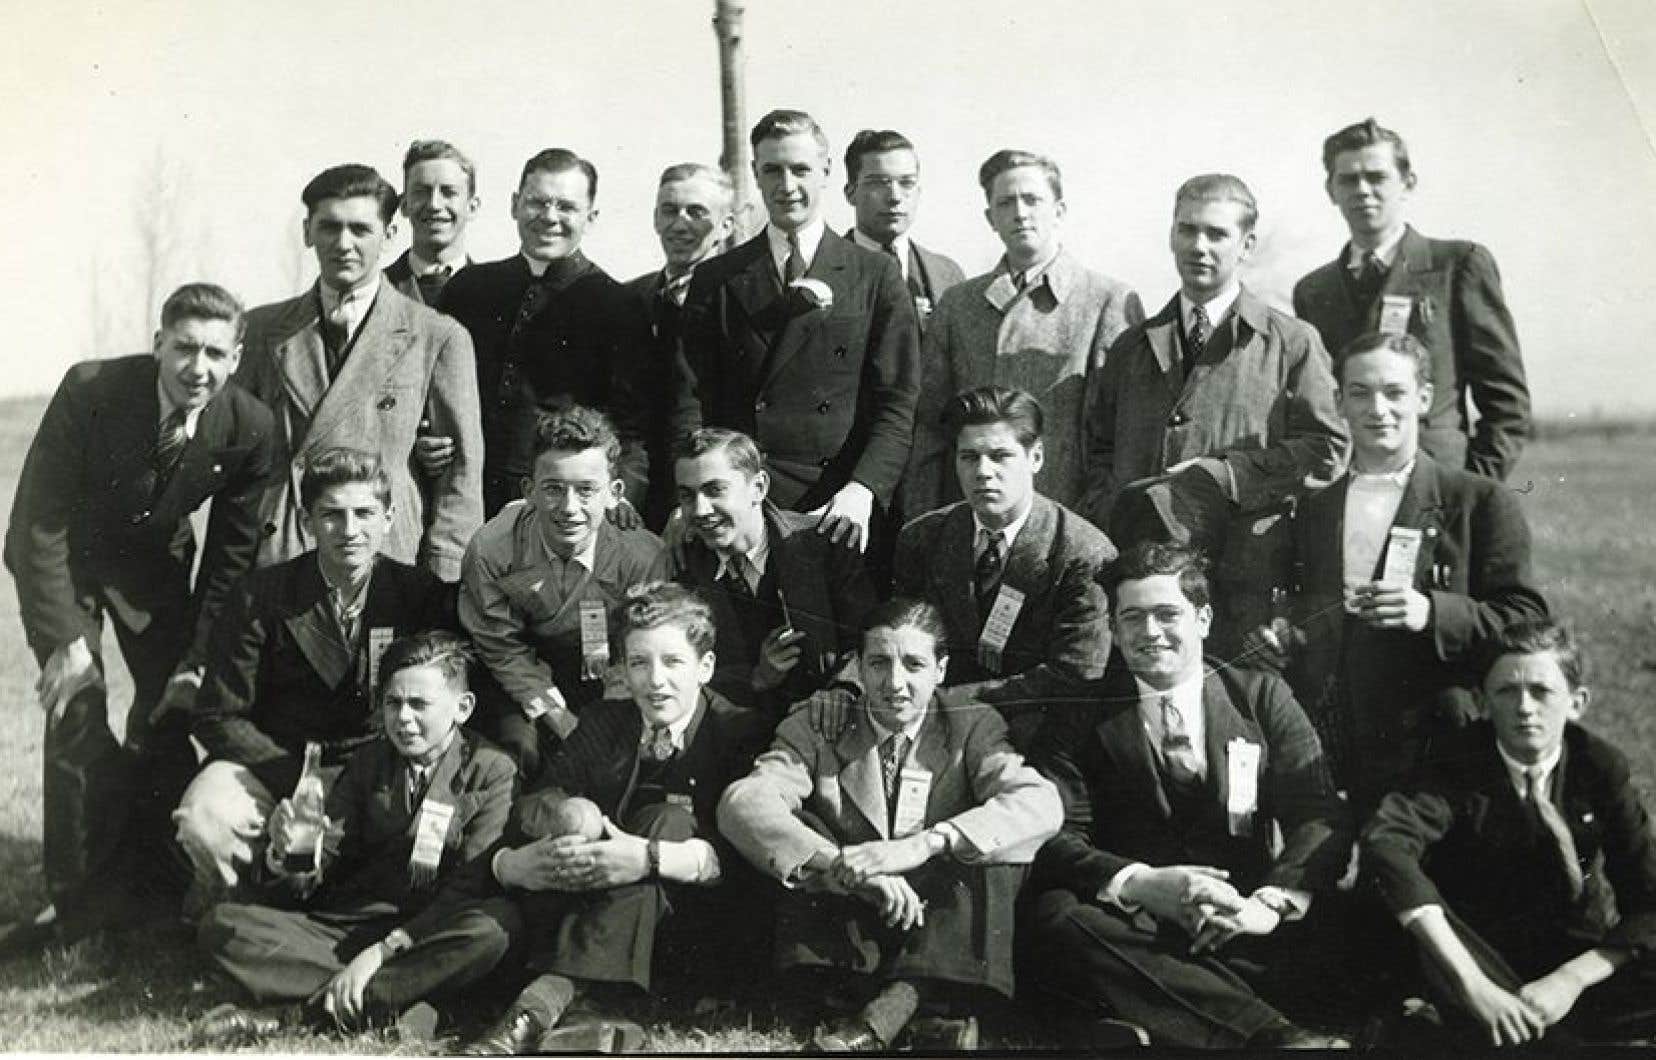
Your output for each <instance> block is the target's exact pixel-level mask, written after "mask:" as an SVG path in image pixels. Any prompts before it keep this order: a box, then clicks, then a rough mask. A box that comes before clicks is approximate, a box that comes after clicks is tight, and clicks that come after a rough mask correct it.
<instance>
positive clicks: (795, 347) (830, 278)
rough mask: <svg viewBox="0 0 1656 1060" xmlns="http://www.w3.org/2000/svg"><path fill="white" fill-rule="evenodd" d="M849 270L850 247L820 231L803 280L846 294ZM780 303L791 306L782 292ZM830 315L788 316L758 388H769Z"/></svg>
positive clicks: (814, 312)
mask: <svg viewBox="0 0 1656 1060" xmlns="http://www.w3.org/2000/svg"><path fill="white" fill-rule="evenodd" d="M851 268H852V258H851V252H850V247H849V245H848V244H847V243H846V242H845V240H843V239H841V238H840V237H839V236H837V235H835V234H834V233H833V232H832V231H830V230H829V229H823V232H822V242H820V243H818V244H817V251H816V257H814V258H812V259H811V267H810V268H809V269H807V270H805V277H806V279H811V280H821V281H822V282H823V283H825V284H827V285H828V287H829V288H830V289H831V290H833V291H836V292H842V291H848V290H851V289H852V287H853V284H852V283H851V282H850V279H849V275H850V271H851ZM782 302H783V304H784V305H789V304H791V303H790V301H789V299H788V298H787V293H786V292H783V297H782ZM830 312H832V310H831V309H811V310H807V311H806V312H803V313H800V314H798V315H796V316H790V317H789V318H788V319H787V321H786V322H785V323H783V325H782V329H781V332H780V333H779V334H778V335H777V336H776V341H775V342H774V343H772V345H771V351H770V356H769V357H767V358H766V359H765V370H764V372H763V373H762V374H761V380H760V386H761V387H763V386H765V385H768V384H769V383H770V382H771V380H773V379H775V378H776V377H777V376H778V375H779V374H781V371H782V369H783V367H784V366H785V365H787V363H788V362H789V361H791V360H793V359H794V357H796V356H798V354H799V351H800V350H802V349H804V348H805V345H806V343H808V342H809V341H810V339H811V336H813V335H815V334H816V333H817V332H818V331H819V330H820V329H821V328H822V322H823V321H824V320H826V319H828V314H829V313H830Z"/></svg>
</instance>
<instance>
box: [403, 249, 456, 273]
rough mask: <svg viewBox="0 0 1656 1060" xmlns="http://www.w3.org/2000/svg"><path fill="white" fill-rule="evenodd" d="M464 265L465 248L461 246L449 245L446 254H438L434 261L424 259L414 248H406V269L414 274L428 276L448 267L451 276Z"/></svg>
mask: <svg viewBox="0 0 1656 1060" xmlns="http://www.w3.org/2000/svg"><path fill="white" fill-rule="evenodd" d="M465 265H466V248H465V247H462V246H451V247H449V248H448V251H447V253H446V256H445V255H439V256H438V258H437V260H436V261H427V260H426V259H424V258H422V257H420V254H419V251H417V250H415V249H414V248H413V247H409V248H408V271H409V272H411V273H413V274H414V275H415V276H430V275H431V274H432V273H434V272H436V271H437V270H438V269H442V268H446V269H448V270H449V275H450V276H453V275H454V274H455V273H457V272H459V271H460V270H461V269H462V268H464V267H465Z"/></svg>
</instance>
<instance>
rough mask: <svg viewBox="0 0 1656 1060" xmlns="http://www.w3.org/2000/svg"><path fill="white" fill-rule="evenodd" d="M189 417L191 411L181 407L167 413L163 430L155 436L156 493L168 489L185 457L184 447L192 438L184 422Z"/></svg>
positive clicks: (162, 424)
mask: <svg viewBox="0 0 1656 1060" xmlns="http://www.w3.org/2000/svg"><path fill="white" fill-rule="evenodd" d="M188 417H189V410H188V409H186V408H184V407H183V406H179V407H178V408H176V409H173V410H172V411H171V412H169V413H167V418H166V419H164V420H162V421H161V429H160V430H159V431H158V432H156V436H155V459H154V461H153V462H152V466H153V467H154V468H155V489H156V492H158V493H159V492H160V491H161V490H163V489H165V488H166V485H167V482H168V480H170V479H171V478H172V473H173V472H174V471H175V470H177V468H178V460H179V458H180V457H181V456H183V455H184V446H185V445H186V444H187V443H188V442H189V440H190V436H189V434H188V433H186V432H185V429H184V421H185V420H186V419H187V418H188Z"/></svg>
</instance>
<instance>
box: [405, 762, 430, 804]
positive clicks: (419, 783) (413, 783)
mask: <svg viewBox="0 0 1656 1060" xmlns="http://www.w3.org/2000/svg"><path fill="white" fill-rule="evenodd" d="M430 780H431V767H429V766H427V767H426V768H424V769H422V768H420V767H419V766H409V767H408V805H409V806H410V807H413V806H418V805H419V804H420V800H421V799H423V798H425V793H426V785H427V783H428V782H429V781H430Z"/></svg>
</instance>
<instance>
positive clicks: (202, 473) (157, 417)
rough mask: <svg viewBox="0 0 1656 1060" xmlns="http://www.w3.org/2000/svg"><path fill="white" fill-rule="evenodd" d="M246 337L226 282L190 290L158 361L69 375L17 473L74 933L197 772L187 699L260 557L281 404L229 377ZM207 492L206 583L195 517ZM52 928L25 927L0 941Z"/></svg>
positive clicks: (15, 544) (54, 841) (169, 321)
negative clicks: (126, 702)
mask: <svg viewBox="0 0 1656 1060" xmlns="http://www.w3.org/2000/svg"><path fill="white" fill-rule="evenodd" d="M241 336H242V307H241V304H240V303H239V302H237V301H236V299H235V298H234V296H232V295H231V294H230V293H229V292H228V291H226V290H224V289H223V288H221V287H217V286H214V285H212V284H188V285H186V286H184V287H180V288H179V289H178V290H176V291H174V292H173V293H172V294H171V295H170V296H169V297H168V298H167V300H166V302H165V303H164V304H163V305H162V307H161V326H160V329H159V330H158V331H156V333H155V349H154V352H153V353H151V354H140V355H136V356H131V357H121V358H115V359H111V360H103V361H88V362H86V363H84V364H78V365H76V366H75V367H74V368H72V369H70V370H69V372H68V374H67V375H66V376H65V377H64V379H63V382H62V383H61V384H60V385H59V386H58V389H57V392H56V393H55V394H54V395H53V396H52V401H51V403H50V404H49V405H48V406H47V408H46V413H45V415H44V417H43V418H42V419H41V423H40V427H39V429H38V431H37V432H36V433H35V437H34V441H33V442H32V443H31V444H30V446H29V452H28V456H27V457H26V458H25V459H24V462H23V470H22V473H21V475H20V476H19V478H18V483H17V496H16V499H15V500H14V501H13V503H12V510H11V525H10V527H9V529H8V530H7V533H6V546H5V559H6V567H7V568H8V569H9V570H10V571H11V572H12V574H13V575H14V576H15V578H16V579H17V600H18V611H19V613H20V615H21V617H22V620H23V630H24V634H25V636H26V637H27V640H28V643H29V647H30V649H31V650H32V651H33V652H34V654H35V658H36V660H38V662H39V664H40V679H39V681H38V682H37V685H36V691H37V692H38V693H39V694H40V705H41V708H42V709H43V710H44V711H45V712H46V732H45V738H44V750H43V755H42V757H43V759H44V762H45V782H44V795H45V805H46V812H45V828H44V841H45V862H46V865H45V868H46V885H47V890H48V892H49V894H50V896H51V900H52V902H53V903H55V904H56V906H57V911H58V913H59V914H60V915H61V918H62V925H61V926H62V928H63V929H64V930H63V932H62V933H61V937H63V938H65V939H67V938H70V937H73V936H74V935H76V934H80V933H83V932H84V931H86V930H88V929H90V927H91V926H92V924H91V923H90V921H91V920H93V919H95V914H96V913H97V912H98V911H99V907H100V906H101V905H103V904H105V903H102V902H100V901H99V900H97V897H96V896H97V895H98V894H99V893H101V892H100V886H99V885H101V883H102V882H105V881H107V880H108V879H109V878H110V877H111V872H110V866H111V865H113V864H115V863H116V859H117V857H118V856H119V854H120V852H121V848H122V841H121V836H122V833H123V824H124V822H125V821H126V820H127V809H128V806H129V805H130V803H131V802H132V801H133V797H134V795H136V797H137V801H138V802H139V804H140V806H142V807H143V812H142V813H140V815H139V816H138V817H137V818H136V819H135V820H134V825H135V829H134V832H133V837H134V838H133V841H132V842H133V849H134V850H135V851H142V852H143V854H144V856H146V857H147V856H151V855H153V853H154V851H155V850H156V845H157V844H158V843H159V842H161V837H162V836H163V835H164V832H165V827H164V826H165V819H166V818H165V814H166V812H167V811H166V807H167V806H168V805H169V804H170V803H175V802H176V801H177V799H178V793H179V792H180V791H182V790H183V786H184V785H185V784H186V783H188V782H189V776H190V773H191V771H192V770H193V769H194V765H195V758H194V754H193V753H192V752H191V750H190V747H189V743H188V740H187V737H188V728H189V708H190V705H191V703H192V702H193V701H194V698H195V695H196V690H197V689H198V688H200V686H201V668H202V665H203V663H204V661H205V659H206V654H207V639H208V636H209V634H210V632H211V630H212V629H213V625H214V623H215V622H216V621H217V620H218V617H219V613H220V609H221V607H222V606H223V603H224V600H225V598H226V596H227V595H228V594H229V592H230V587H231V586H232V585H233V584H234V582H235V580H236V579H237V578H238V577H240V575H241V574H242V572H243V571H245V570H247V569H248V567H249V566H251V565H252V562H253V554H254V550H255V549H256V547H257V545H258V539H259V530H258V526H259V522H258V501H259V495H260V492H261V491H262V489H263V487H264V484H265V481H266V480H267V479H268V478H269V477H270V474H271V469H272V466H273V464H274V461H275V455H274V454H275V438H274V424H273V423H272V422H271V416H270V412H269V410H268V409H266V408H265V407H264V406H263V405H262V404H260V403H259V402H258V401H257V400H255V399H254V398H253V397H251V396H250V395H249V394H247V393H246V392H245V391H243V390H241V389H240V388H238V387H236V386H234V385H231V384H230V383H229V382H228V380H229V378H230V376H231V375H232V374H233V373H234V372H235V369H236V364H237V362H238V360H239V358H240V356H241ZM208 500H211V501H212V502H213V504H212V514H211V516H210V518H209V520H208V523H207V534H206V538H205V540H204V542H203V548H202V554H201V567H200V570H199V572H198V573H197V574H196V577H195V580H194V586H193V587H192V584H191V577H190V574H191V564H192V561H193V560H194V558H195V539H194V537H193V534H192V531H191V527H190V523H189V517H190V513H192V512H193V511H195V510H196V509H197V508H199V507H200V506H201V505H202V504H204V503H206V502H207V501H208ZM106 616H107V618H108V619H109V621H110V622H112V623H113V624H114V626H115V634H116V640H117V643H118V644H119V645H120V649H121V655H122V657H123V658H124V659H125V661H126V666H127V669H128V670H129V671H130V672H131V674H132V679H133V686H134V688H133V702H132V706H131V707H130V709H129V710H128V713H127V730H126V731H127V743H128V745H129V748H130V749H132V750H134V751H139V753H138V755H137V757H136V761H132V762H129V761H128V757H129V756H128V754H127V753H125V752H123V750H122V747H121V745H120V743H119V742H118V741H117V740H116V739H115V736H114V733H113V732H112V731H111V729H110V725H109V705H108V702H107V699H106V689H105V684H104V677H103V661H102V658H101V650H102V640H103V637H102V632H103V623H104V619H105V617H106ZM82 914H85V918H84V919H83V921H82V922H81V923H71V921H74V920H76V919H77V918H80V917H82ZM50 937H51V931H50V930H49V929H46V928H45V927H41V928H40V929H26V928H24V927H23V926H21V925H20V926H17V927H16V928H14V929H12V930H10V931H8V932H7V934H6V935H5V936H4V938H5V941H4V942H3V943H0V945H3V946H5V947H6V948H11V947H13V946H18V947H23V948H27V947H28V946H31V945H34V944H36V943H39V942H44V941H47V940H48V939H49V938H50Z"/></svg>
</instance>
